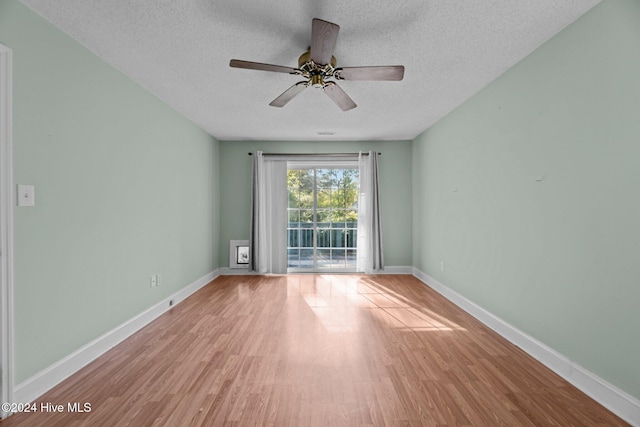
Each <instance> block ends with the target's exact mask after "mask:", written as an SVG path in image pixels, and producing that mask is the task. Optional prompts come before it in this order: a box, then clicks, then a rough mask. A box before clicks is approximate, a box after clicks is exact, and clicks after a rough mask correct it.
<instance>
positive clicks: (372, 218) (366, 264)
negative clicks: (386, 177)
mask: <svg viewBox="0 0 640 427" xmlns="http://www.w3.org/2000/svg"><path fill="white" fill-rule="evenodd" d="M358 169H359V173H360V195H359V199H358V262H357V270H358V271H359V272H362V273H372V272H374V271H379V270H382V269H384V256H383V247H382V221H381V219H380V190H379V185H378V153H377V152H375V151H369V153H368V155H363V153H362V152H360V154H359V156H358Z"/></svg>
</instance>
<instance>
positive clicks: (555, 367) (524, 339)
mask: <svg viewBox="0 0 640 427" xmlns="http://www.w3.org/2000/svg"><path fill="white" fill-rule="evenodd" d="M413 275H414V276H415V277H417V278H418V279H419V280H420V281H422V282H423V283H424V284H426V285H427V286H429V287H430V288H432V289H433V290H435V291H436V292H438V293H439V294H441V295H442V296H444V297H445V298H447V299H448V300H449V301H451V302H452V303H454V304H455V305H457V306H458V307H460V308H461V309H463V310H464V311H466V312H467V313H469V314H470V315H472V316H473V317H475V318H476V319H478V320H479V321H480V322H482V323H484V324H485V325H486V326H488V327H489V328H491V329H493V330H494V331H496V332H497V333H498V334H500V335H502V336H503V337H504V338H506V339H507V340H509V341H510V342H511V343H513V344H515V345H516V346H518V347H520V348H521V349H523V350H524V351H525V352H527V353H528V354H529V355H530V356H532V357H533V358H534V359H536V360H538V361H539V362H540V363H542V364H543V365H545V366H546V367H547V368H549V369H551V370H552V371H554V372H555V373H556V374H558V375H560V376H561V377H562V378H564V379H565V380H567V381H568V382H569V383H571V384H573V385H574V386H575V387H577V388H578V389H579V390H581V391H582V392H583V393H585V394H586V395H588V396H589V397H591V398H592V399H593V400H595V401H596V402H598V403H600V404H601V405H602V406H604V407H605V408H607V409H609V410H610V411H611V412H613V413H614V414H616V415H617V416H619V417H620V418H622V419H623V420H625V421H627V422H628V423H630V424H631V425H634V426H640V401H639V400H638V399H636V398H634V397H633V396H631V395H629V394H628V393H626V392H624V391H622V390H620V389H619V388H617V387H616V386H614V385H613V384H610V383H608V382H607V381H605V380H603V379H602V378H600V377H598V376H597V375H596V374H594V373H593V372H591V371H589V370H587V369H585V368H583V367H582V366H580V365H578V364H576V363H575V362H573V361H571V360H570V359H569V358H567V357H566V356H563V355H562V354H560V353H558V352H557V351H555V350H554V349H552V348H550V347H548V346H547V345H545V344H543V343H542V342H540V341H538V340H536V339H535V338H533V337H531V336H529V335H527V334H525V333H524V332H522V331H521V330H519V329H517V328H515V327H514V326H512V325H510V324H509V323H507V322H505V321H504V320H502V319H500V318H498V317H496V316H494V315H493V314H491V313H490V312H488V311H487V310H485V309H484V308H482V307H480V306H479V305H477V304H475V303H473V302H472V301H470V300H468V299H467V298H465V297H464V296H462V295H460V294H459V293H457V292H456V291H454V290H452V289H451V288H448V287H447V286H445V285H443V284H442V283H440V282H438V281H437V280H435V279H434V278H432V277H430V276H429V275H427V274H426V273H423V272H422V271H420V270H418V269H417V268H413Z"/></svg>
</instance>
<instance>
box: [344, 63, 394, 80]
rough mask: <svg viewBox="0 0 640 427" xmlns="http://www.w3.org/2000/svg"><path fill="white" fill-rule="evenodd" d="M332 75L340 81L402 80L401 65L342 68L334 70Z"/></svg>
mask: <svg viewBox="0 0 640 427" xmlns="http://www.w3.org/2000/svg"><path fill="white" fill-rule="evenodd" d="M333 75H334V76H335V77H336V78H337V79H341V80H369V81H373V80H378V81H380V80H393V81H398V80H402V79H403V78H404V66H403V65H385V66H379V67H344V68H338V69H336V70H335V72H334V73H333Z"/></svg>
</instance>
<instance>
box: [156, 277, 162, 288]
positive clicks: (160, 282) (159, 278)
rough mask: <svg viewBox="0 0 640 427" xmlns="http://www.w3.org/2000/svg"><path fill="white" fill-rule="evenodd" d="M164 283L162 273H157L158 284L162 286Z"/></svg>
mask: <svg viewBox="0 0 640 427" xmlns="http://www.w3.org/2000/svg"><path fill="white" fill-rule="evenodd" d="M161 284H162V274H156V286H160V285H161Z"/></svg>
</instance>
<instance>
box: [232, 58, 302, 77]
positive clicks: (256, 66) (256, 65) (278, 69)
mask: <svg viewBox="0 0 640 427" xmlns="http://www.w3.org/2000/svg"><path fill="white" fill-rule="evenodd" d="M229 66H230V67H233V68H246V69H248V70H261V71H273V72H275V73H287V74H298V69H297V68H291V67H285V66H282V65H271V64H263V63H262V62H251V61H241V60H239V59H232V60H231V61H230V62H229Z"/></svg>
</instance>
